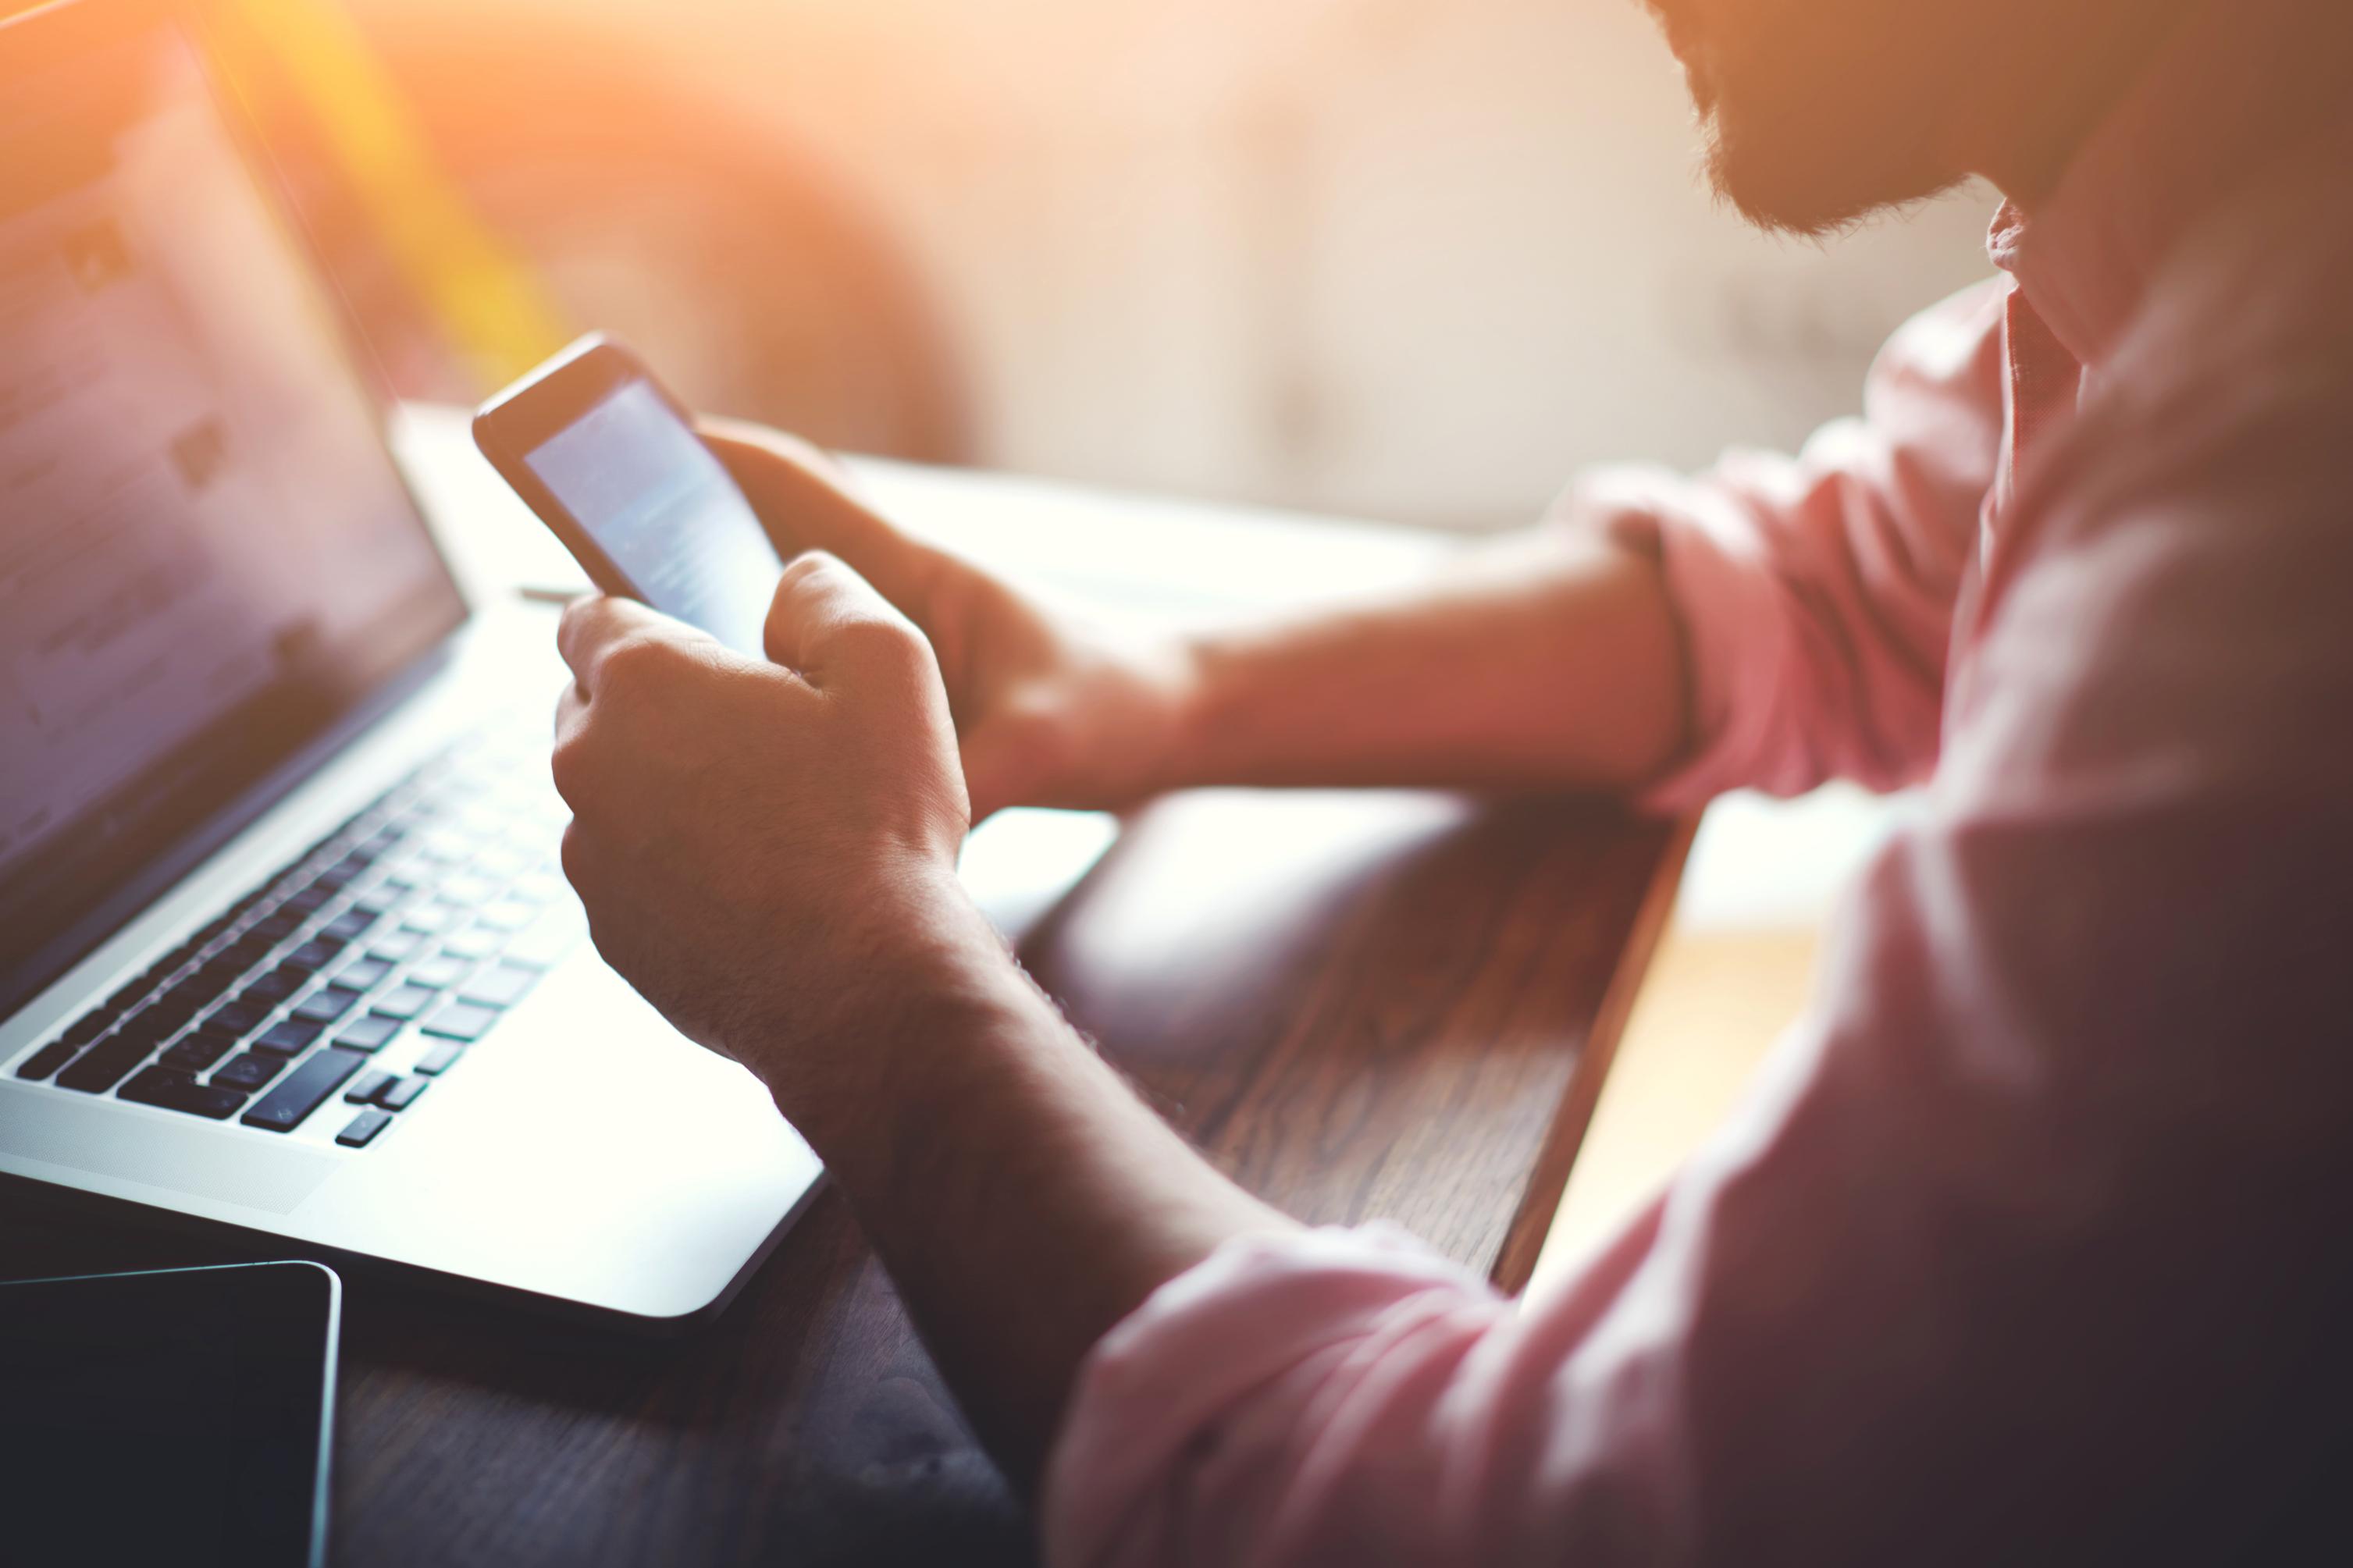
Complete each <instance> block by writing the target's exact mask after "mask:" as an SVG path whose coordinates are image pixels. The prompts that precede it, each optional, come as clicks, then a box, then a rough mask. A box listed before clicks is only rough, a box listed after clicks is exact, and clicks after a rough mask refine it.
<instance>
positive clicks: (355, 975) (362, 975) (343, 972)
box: [335, 958, 392, 991]
mask: <svg viewBox="0 0 2353 1568" xmlns="http://www.w3.org/2000/svg"><path fill="white" fill-rule="evenodd" d="M391 974H392V965H391V963H388V962H387V961H385V960H384V959H381V958H355V959H353V960H352V962H351V963H346V964H344V965H343V968H341V969H339V970H337V971H336V972H335V984H338V985H348V986H350V987H351V988H352V989H353V990H354V991H373V990H375V988H376V987H377V986H379V985H381V984H384V983H385V980H387V979H388V978H390V977H391Z"/></svg>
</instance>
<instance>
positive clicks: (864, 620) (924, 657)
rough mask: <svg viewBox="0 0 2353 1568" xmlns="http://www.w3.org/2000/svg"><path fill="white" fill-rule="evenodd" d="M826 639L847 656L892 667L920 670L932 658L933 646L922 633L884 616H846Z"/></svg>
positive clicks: (872, 663) (859, 660)
mask: <svg viewBox="0 0 2353 1568" xmlns="http://www.w3.org/2000/svg"><path fill="white" fill-rule="evenodd" d="M827 641H828V643H830V644H831V645H832V646H833V647H834V648H836V649H837V650H838V651H839V653H840V654H841V656H842V657H843V658H849V659H853V660H856V661H858V662H860V663H865V664H871V665H876V666H881V667H887V668H893V669H901V670H908V671H917V670H921V669H922V668H923V667H924V666H926V665H927V664H929V663H930V661H931V658H932V645H931V644H930V643H928V642H926V641H924V640H923V634H922V633H921V632H919V631H917V630H916V629H915V628H914V627H913V626H909V625H908V624H907V623H906V622H904V621H902V620H898V619H895V618H892V617H888V616H852V617H849V618H845V619H844V620H842V621H841V622H840V623H839V625H837V626H834V627H833V628H832V630H831V632H830V634H829V635H828V637H827Z"/></svg>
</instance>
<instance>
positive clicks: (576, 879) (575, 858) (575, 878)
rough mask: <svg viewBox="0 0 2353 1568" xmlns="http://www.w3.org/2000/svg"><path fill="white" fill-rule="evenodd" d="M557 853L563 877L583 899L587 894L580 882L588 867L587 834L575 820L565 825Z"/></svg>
mask: <svg viewBox="0 0 2353 1568" xmlns="http://www.w3.org/2000/svg"><path fill="white" fill-rule="evenodd" d="M558 854H559V857H560V858H561V859H562V861H563V864H564V879H565V881H567V882H569V883H571V884H572V889H573V891H575V892H576V893H579V894H580V895H581V896H582V897H583V898H584V899H585V898H586V896H587V894H586V890H585V889H583V888H582V886H581V883H582V881H583V879H584V878H585V875H586V871H587V868H588V834H587V830H586V829H585V828H583V827H582V826H580V824H579V823H578V822H577V821H576V820H575V821H573V822H570V823H567V824H565V828H564V843H563V845H562V847H560V849H559V851H558Z"/></svg>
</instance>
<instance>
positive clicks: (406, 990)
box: [370, 985, 439, 1018]
mask: <svg viewBox="0 0 2353 1568" xmlns="http://www.w3.org/2000/svg"><path fill="white" fill-rule="evenodd" d="M438 1000H439V997H438V994H436V993H434V992H431V991H427V989H426V988H425V987H424V986H422V985H398V986H395V987H394V988H393V989H392V990H391V991H390V992H388V993H386V994H384V995H382V996H379V997H377V998H376V999H375V1002H374V1003H372V1004H371V1005H370V1006H371V1009H372V1010H373V1011H375V1012H378V1013H381V1014H383V1015H384V1016H385V1017H387V1018H414V1017H415V1016H417V1015H418V1014H419V1013H422V1012H423V1011H425V1009H426V1008H427V1007H430V1006H431V1005H433V1004H434V1003H435V1002H437V1001H438Z"/></svg>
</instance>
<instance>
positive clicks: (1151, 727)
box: [701, 420, 1193, 821]
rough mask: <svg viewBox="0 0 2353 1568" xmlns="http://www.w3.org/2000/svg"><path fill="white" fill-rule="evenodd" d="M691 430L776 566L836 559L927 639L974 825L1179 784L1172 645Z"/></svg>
mask: <svg viewBox="0 0 2353 1568" xmlns="http://www.w3.org/2000/svg"><path fill="white" fill-rule="evenodd" d="M701 429H702V437H703V440H704V443H705V444H706V445H707V446H708V447H710V448H711V449H712V451H713V452H715V453H716V454H717V455H718V457H719V458H720V460H721V461H722V462H723V463H724V464H725V465H726V466H727V468H728V471H729V472H730V473H732V474H733V476H734V479H735V482H736V484H737V485H738V486H739V487H740V488H741V489H743V491H744V494H745V495H746V496H748V497H749V498H750V499H751V501H752V505H753V508H754V510H755V511H757V512H758V514H759V516H760V520H761V522H762V523H763V524H764V525H765V527H766V528H767V530H768V533H769V537H770V538H771V539H772V540H774V541H775V542H776V547H777V550H778V551H779V552H781V553H783V554H784V555H786V557H787V558H790V557H792V556H794V555H796V554H797V553H798V552H801V551H805V550H823V551H826V552H830V553H831V554H833V555H836V556H838V557H839V558H840V559H841V560H842V561H843V562H845V563H848V564H849V566H850V567H851V568H852V569H854V570H855V571H856V572H858V573H859V574H860V575H861V576H863V577H864V578H865V579H866V580H867V581H868V582H869V583H871V584H873V586H874V588H875V589H876V590H878V591H879V592H880V593H881V595H882V597H883V598H884V599H886V600H888V601H889V602H890V603H891V604H892V605H894V606H896V607H897V608H898V609H899V610H900V611H901V612H902V613H903V614H904V615H905V616H907V617H908V618H909V619H910V620H912V621H913V623H914V625H915V626H917V627H918V628H920V629H921V630H922V632H923V635H924V637H926V638H927V639H928V640H929V641H930V643H931V646H932V648H933V650H934V655H935V656H936V658H937V660H938V664H939V668H940V674H941V677H942V679H943V680H944V684H945V687H946V690H947V697H948V705H949V710H950V711H951V712H952V713H953V714H954V716H955V730H956V739H957V742H958V745H959V747H960V749H961V752H962V757H963V764H964V771H965V785H966V788H967V791H968V793H969V795H970V796H971V801H972V808H973V817H974V820H976V821H978V820H980V819H982V818H985V817H987V816H989V815H990V814H991V813H993V812H996V811H997V810H999V809H1001V808H1003V807H1005V806H1008V805H1052V806H1069V807H1075V808H1086V809H1096V808H1109V807H1117V806H1122V805H1129V804H1132V803H1133V802H1134V801H1136V800H1139V799H1141V798H1143V797H1144V796H1145V795H1150V794H1153V793H1155V791H1157V790H1160V789H1164V788H1166V787H1168V786H1169V785H1171V784H1174V783H1176V782H1177V777H1176V775H1177V773H1179V771H1180V769H1181V762H1180V755H1181V748H1182V745H1183V742H1184V736H1185V732H1186V729H1187V704H1188V700H1189V696H1190V692H1191V689H1192V683H1193V671H1192V667H1191V662H1190V658H1189V656H1188V654H1187V650H1186V649H1185V648H1184V647H1183V646H1182V645H1181V644H1178V643H1175V642H1158V643H1155V642H1146V641H1142V640H1131V639H1123V638H1122V637H1119V636H1117V635H1116V634H1114V633H1113V632H1111V631H1110V630H1108V629H1106V628H1102V627H1098V626H1092V625H1091V624H1089V623H1087V622H1085V621H1083V620H1082V619H1080V618H1078V617H1075V616H1068V615H1064V614H1061V613H1060V612H1058V611H1056V610H1053V609H1051V608H1050V607H1048V606H1046V605H1042V604H1040V603H1039V602H1038V601H1037V600H1035V599H1033V598H1031V597H1030V596H1029V595H1026V594H1024V593H1023V592H1022V591H1021V590H1019V589H1018V588H1016V587H1014V586H1012V585H1011V584H1008V583H1006V582H1004V581H1002V580H1001V579H999V578H997V577H996V576H993V575H992V574H989V573H987V572H986V571H984V570H983V569H981V568H980V567H978V566H976V565H974V564H973V563H970V562H968V561H965V560H964V559H963V558H962V557H960V556H957V555H955V554H954V553H952V552H948V551H944V550H940V549H936V548H934V547H933V546H931V545H929V544H926V543H924V542H922V541H919V540H916V539H914V538H912V537H910V536H909V535H908V534H906V533H904V532H902V531H901V530H899V529H898V528H896V527H894V526H893V525H892V523H891V522H889V521H887V520H885V519H884V518H882V517H881V515H879V514H878V513H876V512H875V511H874V510H871V508H869V507H868V506H867V505H866V504H865V503H864V502H863V501H862V500H860V498H859V497H858V495H857V494H856V492H855V490H854V489H853V488H852V487H851V485H850V483H849V479H848V476H847V475H846V474H845V473H844V472H843V470H842V468H840V466H839V464H837V463H835V462H834V461H833V460H832V459H830V458H828V457H827V456H825V454H823V453H822V452H820V451H818V449H817V448H816V447H811V446H809V445H808V444H807V443H806V442H803V441H798V440H796V439H794V438H793V437H789V436H785V435H781V434H779V433H778V432H776V431H774V430H770V429H767V428H765V427H763V426H754V425H744V424H736V423H733V422H729V421H723V420H705V421H703V422H702V426H701Z"/></svg>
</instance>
